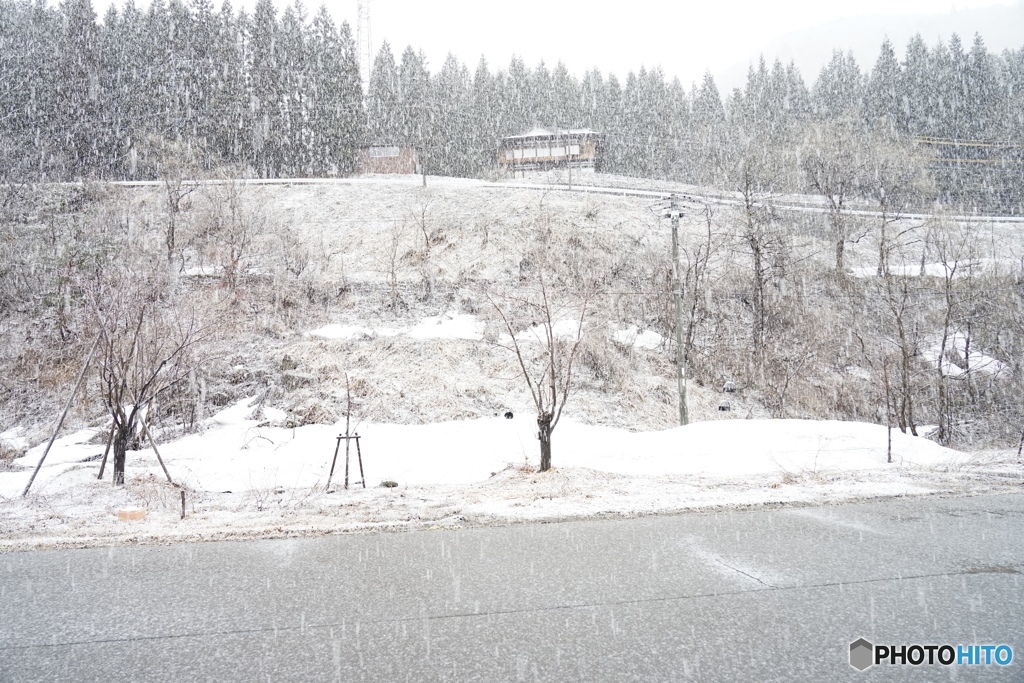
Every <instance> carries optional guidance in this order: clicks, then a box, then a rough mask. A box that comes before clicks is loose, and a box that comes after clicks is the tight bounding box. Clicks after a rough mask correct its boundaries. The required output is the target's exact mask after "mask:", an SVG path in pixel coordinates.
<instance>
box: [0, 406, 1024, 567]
mask: <svg viewBox="0 0 1024 683" xmlns="http://www.w3.org/2000/svg"><path fill="white" fill-rule="evenodd" d="M255 410H256V408H255V407H254V402H253V401H252V400H251V399H246V400H244V401H240V402H238V403H236V404H235V405H233V406H230V407H229V408H227V409H225V410H223V411H222V412H221V413H219V414H218V415H216V416H215V417H213V418H211V419H210V420H208V421H207V423H206V425H205V429H204V431H203V432H202V433H201V434H193V435H189V436H186V437H184V438H180V439H178V440H175V441H170V442H168V443H165V444H162V445H160V452H161V455H162V456H163V458H164V461H165V463H166V464H167V467H168V469H169V471H170V474H171V476H172V477H173V478H174V480H175V483H176V484H178V485H180V488H176V487H173V486H171V485H169V484H168V483H167V482H166V480H165V478H164V475H163V473H162V470H161V468H160V466H159V464H158V462H157V460H156V457H155V455H154V453H153V451H152V450H151V449H149V450H143V451H138V452H129V457H128V465H127V476H128V484H127V485H126V486H125V487H123V488H117V489H115V488H114V487H112V486H111V484H110V474H109V473H110V463H108V465H107V475H106V477H105V480H104V481H102V482H101V481H97V479H96V473H97V471H98V466H99V463H98V456H99V455H100V454H101V453H102V451H103V446H104V444H103V443H100V441H102V435H100V434H97V432H96V430H82V431H80V432H77V433H74V434H71V435H68V436H64V437H62V438H60V439H58V440H57V441H56V443H55V444H54V447H53V448H52V450H51V451H50V453H49V455H48V456H47V459H46V461H45V463H44V465H43V467H42V469H41V470H40V472H39V475H38V477H37V478H36V480H35V482H34V484H33V486H32V491H31V493H30V495H29V496H28V497H26V498H22V497H21V492H22V490H23V489H24V487H25V484H26V482H27V481H28V478H29V476H30V475H31V473H32V470H33V469H34V467H35V465H36V463H37V462H38V460H39V457H40V456H41V454H42V450H43V448H44V446H45V445H40V446H37V447H35V448H33V449H31V450H30V451H28V452H27V453H26V454H25V455H24V456H23V457H21V458H19V459H18V460H16V461H15V462H14V469H12V470H10V471H5V472H0V520H2V524H0V528H2V532H0V547H4V548H8V549H15V548H28V547H46V546H53V545H58V546H66V545H95V544H107V543H119V542H164V541H172V540H203V539H213V538H231V537H254V536H267V535H270V536H276V535H296V534H310V533H332V532H338V531H355V530H367V529H379V528H398V529H401V528H422V527H424V526H426V527H428V528H429V527H431V526H449V527H450V526H456V525H466V524H487V523H508V522H515V521H525V520H541V521H543V520H555V519H566V518H579V517H588V516H595V515H640V514H652V513H666V512H673V511H680V510H688V509H707V508H715V507H722V506H751V505H764V504H780V503H792V504H819V503H827V502H837V501H845V500H855V499H862V498H871V497H878V496H902V495H918V494H928V493H937V492H964V491H968V490H976V489H977V487H978V486H982V487H984V488H991V487H993V486H1000V485H1002V486H1007V485H1010V486H1019V485H1020V482H1021V479H1020V475H1021V472H1020V471H1019V468H1018V467H1017V465H1016V464H1015V457H1013V454H1003V457H1001V458H1000V457H999V456H994V455H989V456H979V455H969V454H966V453H961V452H958V451H953V450H949V449H946V448H942V447H940V446H939V445H937V444H935V443H933V442H931V441H929V440H927V439H924V438H919V437H913V436H909V435H905V434H902V433H901V432H899V431H896V430H894V431H893V434H892V454H893V463H891V464H889V463H887V462H886V455H887V433H886V431H887V430H886V429H885V428H884V427H880V426H878V425H872V424H865V423H856V422H836V421H810V420H722V421H711V422H699V423H694V424H691V425H689V426H686V427H678V428H674V429H668V430H664V431H658V432H629V431H626V430H623V429H615V428H610V427H601V426H590V425H584V424H580V423H578V422H574V421H571V420H563V421H562V423H561V424H559V426H558V428H557V429H556V431H555V434H554V442H553V443H554V458H553V460H554V464H555V468H554V469H553V470H552V471H551V472H548V473H544V474H540V473H537V472H536V468H537V461H538V448H537V441H536V438H535V422H534V420H533V419H531V416H530V415H527V414H517V415H515V416H514V417H513V418H512V419H506V418H504V417H500V416H499V417H494V418H484V419H476V420H463V421H454V422H446V423H436V424H425V425H394V424H373V423H365V424H360V425H358V426H356V428H355V429H353V431H354V432H358V433H359V435H360V436H361V441H360V446H361V448H360V450H361V452H362V459H363V466H364V468H365V472H366V484H367V487H366V488H365V489H364V488H363V487H362V486H361V485H360V484H359V483H358V482H359V480H360V476H359V463H358V459H357V457H356V452H355V448H354V444H353V448H352V451H351V454H350V455H351V459H350V470H349V480H350V487H351V488H349V489H348V490H345V489H344V488H343V484H344V477H345V463H344V451H345V448H344V443H342V444H341V449H340V453H339V456H338V462H337V464H336V467H335V471H334V477H333V481H332V482H331V487H330V489H328V488H327V478H328V473H329V471H330V468H331V464H332V458H333V455H334V450H335V447H336V445H337V440H336V437H337V436H338V434H339V431H343V430H344V423H341V424H339V425H307V426H304V427H299V428H295V429H289V428H285V427H283V426H279V425H281V424H283V422H282V420H283V418H284V414H283V412H282V411H276V410H274V409H272V408H267V409H265V410H263V411H262V413H255V412H254V411H255ZM257 416H258V417H259V419H257ZM0 438H4V439H5V440H7V441H9V442H10V441H16V440H17V439H18V438H19V436H18V434H15V433H12V432H10V433H5V434H3V435H0ZM385 481H388V482H395V483H396V484H397V486H395V487H384V486H381V484H382V482H385ZM999 482H1002V484H1000V483H999ZM182 490H184V491H185V497H186V516H185V518H184V519H181V502H180V501H181V499H180V493H181V491H182ZM131 506H138V507H144V508H146V509H147V513H148V515H147V518H146V519H145V520H142V521H132V522H124V521H122V522H119V521H117V517H116V513H117V510H118V509H121V508H125V507H131Z"/></svg>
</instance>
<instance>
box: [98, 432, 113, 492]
mask: <svg viewBox="0 0 1024 683" xmlns="http://www.w3.org/2000/svg"><path fill="white" fill-rule="evenodd" d="M114 429H115V427H114V425H110V436H108V437H107V447H106V448H105V449H104V450H103V459H102V460H100V473H99V474H97V475H96V478H97V479H100V480H102V479H103V469H104V468H105V467H106V466H107V455H109V454H110V444H112V443H114Z"/></svg>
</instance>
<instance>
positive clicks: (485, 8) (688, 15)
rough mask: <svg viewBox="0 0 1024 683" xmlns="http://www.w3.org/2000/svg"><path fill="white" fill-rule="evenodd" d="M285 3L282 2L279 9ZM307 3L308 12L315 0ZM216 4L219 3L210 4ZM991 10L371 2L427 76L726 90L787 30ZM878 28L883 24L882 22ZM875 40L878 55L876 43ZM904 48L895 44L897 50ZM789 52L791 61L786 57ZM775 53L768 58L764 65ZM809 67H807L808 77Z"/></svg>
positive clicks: (796, 2)
mask: <svg viewBox="0 0 1024 683" xmlns="http://www.w3.org/2000/svg"><path fill="white" fill-rule="evenodd" d="M287 1H288V0H278V7H279V8H280V7H283V3H284V2H287ZM305 1H306V3H307V10H308V11H309V13H310V14H312V13H314V12H315V10H316V9H317V7H318V6H319V2H320V0H305ZM94 2H98V3H101V4H102V6H100V7H97V13H99V14H100V16H102V11H103V9H105V6H106V4H108V3H109V0H94ZM115 2H117V3H120V2H121V0H115ZM219 2H220V0H215V4H219ZM254 2H255V0H241V2H239V0H234V2H233V4H234V5H235V7H236V8H237V7H239V6H246V7H248V8H251V7H252V5H253V4H254ZM146 4H148V3H146ZM326 4H327V7H328V9H329V10H330V11H331V13H332V15H333V16H334V18H335V20H336V21H337V22H338V23H340V22H341V21H342V20H347V21H348V22H349V24H351V25H352V28H353V32H354V30H355V25H356V4H357V2H356V0H326ZM994 5H999V6H1011V5H1012V6H1015V7H1017V8H1020V9H1021V14H1020V17H1021V22H1020V24H1021V30H1022V31H1024V0H957V2H956V3H955V4H954V3H948V2H944V1H940V2H936V1H935V0H856V1H853V0H846V1H845V2H822V0H758V1H751V0H702V1H700V2H665V1H664V0H660V1H656V0H630V1H629V2H615V3H612V2H608V3H600V2H558V1H557V0H514V1H513V2H498V3H483V2H479V0H372V4H371V37H372V41H373V45H374V49H375V50H376V49H377V48H379V46H380V44H381V42H382V41H384V40H387V41H388V42H389V43H390V44H391V47H392V50H393V51H394V52H395V53H396V57H397V56H398V55H399V54H400V53H401V51H402V50H403V49H404V48H405V46H406V45H410V44H411V45H413V46H414V47H415V48H422V49H423V50H424V51H425V52H426V54H427V56H428V58H429V61H430V64H429V66H430V69H431V71H435V70H437V69H438V68H440V66H441V64H442V63H443V62H444V58H445V56H446V55H447V53H448V52H452V53H454V54H455V55H456V56H457V57H459V59H461V60H462V61H463V62H465V63H466V64H467V65H468V66H469V67H470V69H473V68H475V66H476V64H477V62H478V61H479V59H480V56H481V55H485V56H486V57H487V60H488V62H489V64H490V66H491V69H492V70H493V69H495V68H498V67H500V68H505V67H507V65H508V63H509V60H510V59H511V57H512V55H513V54H516V55H519V56H521V57H522V58H523V59H524V60H525V61H526V63H527V65H528V66H531V67H532V66H534V65H536V64H537V63H538V62H539V61H540V60H541V59H543V60H544V61H545V62H546V63H547V64H548V65H549V66H554V64H556V63H557V62H558V61H559V60H561V61H563V62H565V64H566V65H567V66H568V67H569V68H570V70H572V71H573V72H575V73H577V74H581V73H582V72H583V71H585V70H587V69H589V68H591V67H593V66H597V67H599V68H600V69H601V70H602V71H603V72H605V73H607V72H614V73H616V74H617V75H619V76H620V77H622V76H625V74H626V73H627V72H628V71H630V70H636V69H638V68H639V67H640V66H641V65H643V66H646V67H648V68H650V67H652V66H659V65H660V66H661V67H662V68H663V69H664V71H665V72H666V75H667V76H669V77H672V76H678V77H679V78H680V79H681V80H682V81H683V82H684V84H687V85H688V84H689V83H691V82H693V81H696V80H699V79H700V78H701V77H702V75H703V73H704V71H705V70H706V69H710V70H711V72H712V73H713V74H715V75H716V76H719V78H720V79H725V80H726V81H727V82H725V83H721V84H720V85H723V86H725V87H726V88H728V87H729V86H731V85H739V83H729V82H728V81H729V78H730V77H729V75H728V74H729V72H730V69H731V70H732V71H733V72H737V73H739V71H738V70H737V64H738V63H740V64H743V65H744V66H743V68H742V71H744V72H745V70H746V67H745V64H746V63H748V62H749V60H750V59H751V58H756V55H757V54H758V53H759V51H760V50H761V49H763V48H765V47H766V46H771V45H777V44H778V42H779V40H780V39H782V38H783V37H784V36H786V35H787V34H792V33H794V32H796V33H797V34H798V35H797V36H796V38H797V42H800V41H802V40H803V39H802V38H800V35H803V36H808V37H812V36H814V33H815V32H814V31H813V30H812V31H807V29H812V28H813V27H816V26H821V25H826V24H829V22H832V24H831V31H832V32H833V33H834V32H836V30H837V24H836V23H835V22H836V21H837V20H845V19H853V18H857V17H860V18H862V19H863V18H865V17H870V16H878V15H888V16H894V15H942V14H945V15H949V14H950V12H951V11H954V12H959V13H961V15H963V13H964V10H970V9H974V8H980V7H990V6H994ZM954 16H955V15H954ZM850 23H851V24H858V29H857V30H860V31H863V30H864V29H863V27H864V26H865V23H864V21H860V22H850ZM874 23H876V22H874V21H871V22H868V24H869V25H871V24H874ZM877 23H888V22H886V21H885V20H884V19H883V18H882V16H879V20H878V22H877ZM946 23H949V21H947V22H946ZM953 23H954V24H955V23H956V22H955V19H954V20H953ZM842 25H843V22H840V23H839V24H838V27H839V30H840V31H841V30H842ZM965 32H966V33H967V35H966V36H965V39H969V37H970V35H971V34H972V33H973V31H971V30H970V29H968V30H967V31H965ZM854 38H855V37H854ZM773 41H774V42H773ZM872 42H873V44H874V45H875V46H876V47H875V48H874V50H875V54H877V44H878V42H880V41H878V42H874V39H872ZM894 42H897V41H896V39H895V36H894ZM929 42H932V41H931V40H929ZM1018 46H1019V45H1018ZM790 47H792V46H790ZM902 47H903V46H902V45H901V44H897V52H898V53H901V52H902ZM797 50H798V51H799V46H797ZM792 56H793V55H792V54H790V55H787V56H786V57H787V61H788V58H789V57H792ZM772 57H773V56H772V55H769V61H770V60H771V58H772ZM808 59H811V58H808ZM797 61H798V64H799V65H800V66H802V67H804V68H805V73H804V77H805V79H806V80H807V81H808V82H811V81H813V79H814V77H815V76H816V75H817V70H818V68H820V66H819V67H817V68H813V67H811V65H810V64H808V65H806V66H805V65H804V64H801V63H800V61H801V60H800V59H799V58H798V59H797ZM811 61H813V59H811ZM873 61H874V55H872V56H871V57H870V59H868V58H866V57H864V58H861V62H862V66H870V63H873ZM864 62H868V63H867V64H866V65H865V64H864ZM808 68H813V71H812V72H811V73H807V72H806V69H808Z"/></svg>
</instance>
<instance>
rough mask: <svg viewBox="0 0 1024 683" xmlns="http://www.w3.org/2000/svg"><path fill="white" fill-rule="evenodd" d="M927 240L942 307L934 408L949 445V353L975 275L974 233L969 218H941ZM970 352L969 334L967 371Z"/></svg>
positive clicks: (943, 441)
mask: <svg viewBox="0 0 1024 683" xmlns="http://www.w3.org/2000/svg"><path fill="white" fill-rule="evenodd" d="M928 243H929V244H930V245H931V247H932V249H933V250H934V252H935V254H936V256H937V257H938V261H939V263H938V265H939V267H940V270H941V272H940V274H939V276H938V278H937V280H938V288H939V291H940V293H941V300H942V308H941V312H940V316H941V320H940V328H939V341H938V348H937V351H936V355H937V359H936V364H935V372H936V380H937V382H938V405H937V406H936V410H937V412H938V416H939V432H938V440H939V443H941V444H943V445H948V444H949V442H950V440H951V438H952V426H953V425H952V423H953V419H952V414H951V403H950V386H949V380H950V376H951V374H953V372H954V371H953V368H954V367H955V366H956V364H955V363H953V361H952V359H951V358H950V357H951V356H956V355H957V353H958V352H957V350H956V348H955V341H956V335H957V334H958V333H959V332H960V330H959V325H958V323H959V322H960V320H959V318H960V313H961V312H962V310H963V308H964V305H965V299H967V298H968V297H970V290H971V284H972V282H971V281H972V279H973V277H972V276H973V275H974V273H973V272H972V271H973V270H974V269H975V268H976V267H977V265H978V264H977V258H976V257H977V254H976V253H975V248H976V235H975V231H974V228H973V226H972V224H971V223H969V222H959V221H951V220H941V219H940V220H939V222H938V223H937V224H936V225H935V226H934V227H933V228H932V230H930V231H929V236H928ZM969 354H970V346H969V338H967V345H966V347H965V355H966V358H965V363H964V365H965V367H964V368H963V369H964V371H965V373H969V368H970V355H969Z"/></svg>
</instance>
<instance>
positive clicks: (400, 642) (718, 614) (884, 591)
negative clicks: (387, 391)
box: [0, 495, 1024, 683]
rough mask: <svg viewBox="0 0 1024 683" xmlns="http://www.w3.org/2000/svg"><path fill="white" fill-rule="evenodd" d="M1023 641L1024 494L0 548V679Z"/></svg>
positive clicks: (998, 670) (823, 652)
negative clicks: (243, 538) (187, 541)
mask: <svg viewBox="0 0 1024 683" xmlns="http://www.w3.org/2000/svg"><path fill="white" fill-rule="evenodd" d="M1022 634H1024V495H993V496H980V497H973V498H959V499H909V500H898V501H889V502H879V503H862V504H854V505H844V506H835V507H825V508H802V509H780V510H765V511H756V512H732V513H729V512H720V513H706V514H684V515H677V516H661V517H647V518H642V519H630V520H598V521H589V522H571V523H561V524H538V525H523V526H514V527H506V528H474V529H460V530H437V531H421V532H409V533H386V534H361V535H345V536H332V537H319V538H309V539H297V540H276V541H249V542H222V543H200V544H191V545H173V546H148V547H119V548H101V549H91V550H67V551H39V552H28V553H8V554H5V555H0V681H5V682H6V681H389V682H390V681H396V682H397V681H483V682H488V683H490V682H492V681H587V682H597V681H615V682H624V681H643V682H647V681H691V680H693V681H809V682H810V681H813V682H815V683H818V682H821V681H846V680H849V681H891V680H911V681H935V680H986V681H989V680H993V681H1024V637H1022ZM859 637H865V638H867V639H868V640H869V641H871V642H873V643H879V644H883V643H885V644H890V643H891V644H897V645H898V644H911V643H919V644H945V643H949V644H953V645H957V644H1004V643H1005V644H1008V645H1011V646H1012V647H1013V648H1014V661H1013V663H1012V664H1010V665H1009V666H1005V667H1000V666H996V665H990V666H983V665H979V666H968V665H960V666H949V667H944V666H940V665H934V666H926V665H922V666H918V667H913V666H900V665H895V666H887V665H883V666H873V667H871V668H869V669H868V670H867V671H864V672H858V671H856V670H854V669H853V668H852V667H850V665H849V663H848V654H849V644H850V642H851V641H853V640H855V639H857V638H859Z"/></svg>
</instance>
